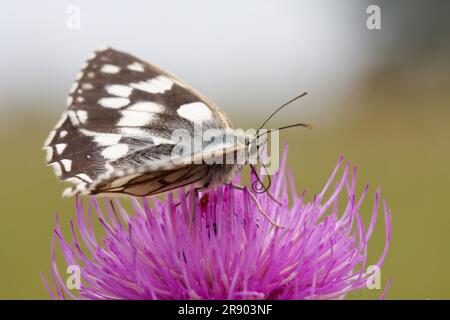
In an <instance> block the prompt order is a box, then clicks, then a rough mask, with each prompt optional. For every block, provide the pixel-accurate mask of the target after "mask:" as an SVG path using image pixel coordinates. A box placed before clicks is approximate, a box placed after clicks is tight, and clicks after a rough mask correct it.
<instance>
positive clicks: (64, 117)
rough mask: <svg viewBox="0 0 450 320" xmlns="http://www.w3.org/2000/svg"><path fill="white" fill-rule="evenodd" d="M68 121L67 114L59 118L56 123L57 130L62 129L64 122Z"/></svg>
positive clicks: (64, 113)
mask: <svg viewBox="0 0 450 320" xmlns="http://www.w3.org/2000/svg"><path fill="white" fill-rule="evenodd" d="M66 119H67V112H63V114H62V115H61V117H60V118H59V120H58V122H56V124H55V129H57V128H59V127H61V126H62V125H63V123H64V121H66Z"/></svg>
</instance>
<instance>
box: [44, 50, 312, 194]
mask: <svg viewBox="0 0 450 320" xmlns="http://www.w3.org/2000/svg"><path fill="white" fill-rule="evenodd" d="M297 98H298V97H297ZM293 100H294V99H293ZM277 111H278V110H277ZM269 118H270V117H269ZM198 125H201V128H202V132H203V131H204V130H205V129H208V130H211V129H212V130H216V131H217V132H218V133H217V135H219V136H222V137H223V136H224V135H227V137H229V136H231V138H232V140H234V142H235V143H233V144H232V145H226V144H223V142H220V143H215V144H210V145H209V146H208V148H210V150H208V151H209V153H208V155H210V154H211V151H214V156H215V157H216V160H217V158H223V157H227V156H229V155H232V156H236V154H237V153H238V152H243V153H244V155H245V157H246V159H249V158H251V157H252V156H254V155H255V153H256V152H257V149H258V148H257V146H258V144H257V143H256V138H257V136H256V135H253V136H249V135H247V134H243V133H239V132H237V131H234V130H233V126H232V124H231V121H230V120H229V118H228V117H227V115H226V114H225V113H224V112H223V111H222V110H221V109H220V108H219V107H217V106H216V105H215V104H214V103H212V102H211V101H209V100H208V99H207V98H206V97H204V96H203V95H202V94H200V93H199V92H197V91H196V90H194V89H193V88H192V87H190V86H189V85H187V84H185V83H184V82H183V81H181V80H180V79H178V78H177V77H175V76H174V75H172V74H169V73H167V72H165V71H163V70H161V69H159V68H158V67H156V66H154V65H151V64H149V63H147V62H145V61H143V60H140V59H138V58H136V57H134V56H132V55H129V54H127V53H124V52H120V51H117V50H114V49H111V48H107V49H103V50H98V51H96V52H95V53H94V54H93V56H92V57H91V58H90V59H89V60H88V62H87V63H86V65H85V66H84V68H83V70H82V71H81V72H80V73H79V74H78V77H77V81H76V82H75V84H74V85H73V87H72V89H71V90H70V95H69V97H68V98H67V110H66V111H65V112H64V113H63V114H62V116H61V119H60V120H59V121H58V123H57V124H56V126H55V128H54V129H53V130H52V131H50V134H49V136H48V138H47V140H46V142H45V144H44V149H45V150H46V151H47V158H46V160H47V163H48V165H49V166H51V167H52V168H53V170H54V172H55V174H56V175H57V176H58V178H59V179H61V180H63V181H66V182H71V183H73V184H74V186H73V187H70V188H68V189H66V190H65V191H64V193H63V195H65V196H72V195H75V194H84V195H96V194H100V195H104V194H126V195H131V196H140V197H141V196H150V195H155V194H159V193H163V192H167V191H170V190H174V189H176V188H179V187H183V186H193V187H196V188H199V189H205V188H208V187H211V186H214V185H217V184H220V183H229V182H231V181H232V179H233V177H234V176H235V174H236V173H237V172H238V171H240V170H241V169H242V167H243V165H244V164H245V163H233V164H228V163H224V162H222V164H221V163H220V162H219V163H217V161H216V162H214V163H212V164H211V162H209V164H206V163H205V162H207V161H205V159H206V160H208V156H205V153H204V150H201V149H200V150H198V149H197V150H195V149H189V150H192V151H190V153H189V154H188V156H189V161H184V160H186V159H184V158H186V154H183V155H182V156H181V155H180V154H178V153H177V154H176V156H174V148H175V147H176V146H177V145H179V144H180V142H179V141H173V132H174V131H175V130H180V129H183V130H184V131H185V132H188V133H189V135H191V136H195V134H196V133H195V128H196V126H198ZM299 125H303V124H299ZM303 126H305V125H303ZM233 138H235V139H233ZM225 140H226V139H225ZM217 141H224V139H217ZM202 147H205V146H204V145H202ZM211 148H212V150H211ZM180 160H183V161H180ZM252 168H253V167H252ZM236 187H238V188H242V187H240V186H236Z"/></svg>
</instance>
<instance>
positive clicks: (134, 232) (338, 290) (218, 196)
mask: <svg viewBox="0 0 450 320" xmlns="http://www.w3.org/2000/svg"><path fill="white" fill-rule="evenodd" d="M285 160H286V151H285V152H284V155H283V158H282V162H281V166H280V170H279V172H278V173H277V174H276V175H275V176H274V177H273V184H272V187H271V191H272V193H273V194H274V195H276V196H277V197H278V198H279V199H281V200H282V206H280V205H279V204H277V203H276V202H274V201H273V200H272V199H271V198H270V197H269V196H268V195H267V194H259V195H258V196H257V197H258V200H259V202H260V203H261V205H262V207H263V208H264V210H265V211H266V212H267V214H268V215H269V216H270V217H271V218H272V219H274V220H275V221H277V223H279V224H281V225H283V226H285V227H286V228H284V229H281V228H275V227H274V226H273V225H271V224H270V223H269V222H268V221H267V220H266V219H264V218H263V216H262V215H261V214H259V212H258V210H257V208H256V205H255V203H254V202H253V201H252V199H251V197H250V196H249V193H248V191H247V190H244V191H241V190H236V189H233V188H232V187H231V186H220V187H217V188H215V189H213V190H209V191H207V192H204V193H202V194H201V195H200V196H199V197H197V196H196V195H195V194H194V193H189V195H186V194H185V193H184V192H183V191H180V192H179V198H180V199H179V200H177V201H175V200H174V199H173V198H174V195H173V194H169V195H168V196H167V199H166V201H164V202H160V201H158V200H156V199H154V200H152V202H153V205H151V204H149V202H148V200H146V199H143V200H142V201H140V200H137V199H134V198H133V199H131V203H132V207H133V211H134V214H133V215H129V214H128V213H127V212H126V210H125V209H124V208H123V207H122V205H121V203H120V202H119V201H118V200H117V199H114V200H111V201H108V200H107V201H106V211H105V210H104V211H105V213H106V214H104V213H102V210H101V209H100V205H99V203H98V200H96V199H91V200H90V201H89V203H88V204H87V210H86V209H85V207H86V205H85V204H83V201H82V200H81V199H79V198H78V199H77V200H76V221H75V223H71V228H72V237H73V239H72V240H71V241H70V242H69V241H67V240H66V238H65V237H64V236H63V235H62V232H61V228H60V225H59V222H57V226H56V228H55V232H54V241H53V242H52V243H53V244H54V243H55V242H57V243H59V245H60V247H61V252H62V255H63V257H64V259H65V263H66V264H67V265H78V266H80V268H81V280H82V281H81V288H80V290H79V292H78V294H74V292H73V291H72V290H69V289H68V288H67V287H66V285H65V281H64V279H63V276H62V275H61V273H60V272H59V269H58V266H57V263H56V259H55V248H54V245H52V269H51V271H52V277H53V285H54V286H53V287H54V288H53V290H51V289H50V286H49V285H48V284H47V283H46V286H47V288H48V289H49V291H50V292H51V294H52V296H53V297H54V298H67V297H70V298H85V299H329V298H343V297H345V295H346V294H347V293H349V292H351V291H354V290H357V289H360V288H364V287H365V286H366V284H367V281H368V277H369V276H370V274H369V273H367V272H366V268H367V262H366V257H367V250H368V241H369V239H370V237H371V235H372V232H373V230H374V227H375V223H376V221H377V214H378V211H379V205H380V193H379V191H377V192H376V195H375V203H374V207H373V212H372V218H371V221H370V223H369V225H368V227H367V228H365V227H364V225H363V223H362V219H361V215H360V206H361V202H362V200H363V198H364V196H365V195H366V193H367V191H368V188H365V189H364V190H363V191H362V193H361V195H360V196H359V197H358V196H357V195H356V191H355V181H356V168H355V169H354V170H353V174H351V173H352V172H351V171H352V170H351V167H350V165H349V164H347V165H346V166H345V168H344V170H343V173H342V176H341V177H340V179H337V174H338V172H339V168H340V167H341V166H342V162H343V159H342V158H341V159H340V160H339V163H338V165H337V166H336V168H335V170H334V171H333V173H332V175H331V177H330V178H329V180H328V182H327V183H326V184H325V187H324V189H323V191H322V192H321V193H319V194H318V195H317V196H315V197H314V199H313V200H312V201H311V202H305V200H304V193H303V194H302V195H298V194H297V192H296V191H295V187H294V180H293V176H292V174H291V173H290V172H288V170H287V169H286V165H285ZM336 180H337V181H336ZM340 195H341V196H342V195H344V196H345V202H346V203H344V206H343V207H342V206H341V205H342V204H341V205H338V198H339V196H340ZM340 208H342V209H340ZM382 211H384V220H385V225H386V226H385V228H386V243H385V248H384V251H383V252H382V254H381V256H380V258H379V260H378V261H377V262H376V265H377V266H378V267H381V265H382V264H383V261H384V258H385V256H386V253H387V250H388V247H389V242H390V232H391V227H390V213H389V210H388V209H387V207H386V204H383V208H382ZM94 216H96V217H97V218H98V219H99V221H100V223H101V226H102V228H103V229H104V232H105V235H104V236H103V237H102V238H101V240H100V241H99V239H98V237H97V236H96V235H95V233H94V227H93V222H92V221H93V218H94ZM84 248H85V249H84ZM54 292H55V293H54Z"/></svg>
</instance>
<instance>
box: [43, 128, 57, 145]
mask: <svg viewBox="0 0 450 320" xmlns="http://www.w3.org/2000/svg"><path fill="white" fill-rule="evenodd" d="M55 134H56V131H55V130H52V131H50V133H49V134H48V137H47V139H45V142H44V147H46V146H48V145H49V144H50V143H51V142H52V140H53V138H54V137H55Z"/></svg>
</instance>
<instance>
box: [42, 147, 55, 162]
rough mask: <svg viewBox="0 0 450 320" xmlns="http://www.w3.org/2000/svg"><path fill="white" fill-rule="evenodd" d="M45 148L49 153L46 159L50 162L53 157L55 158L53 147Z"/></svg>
mask: <svg viewBox="0 0 450 320" xmlns="http://www.w3.org/2000/svg"><path fill="white" fill-rule="evenodd" d="M44 149H45V151H46V152H47V154H46V155H45V160H46V161H47V162H50V160H52V158H53V148H52V147H45V148H44Z"/></svg>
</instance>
